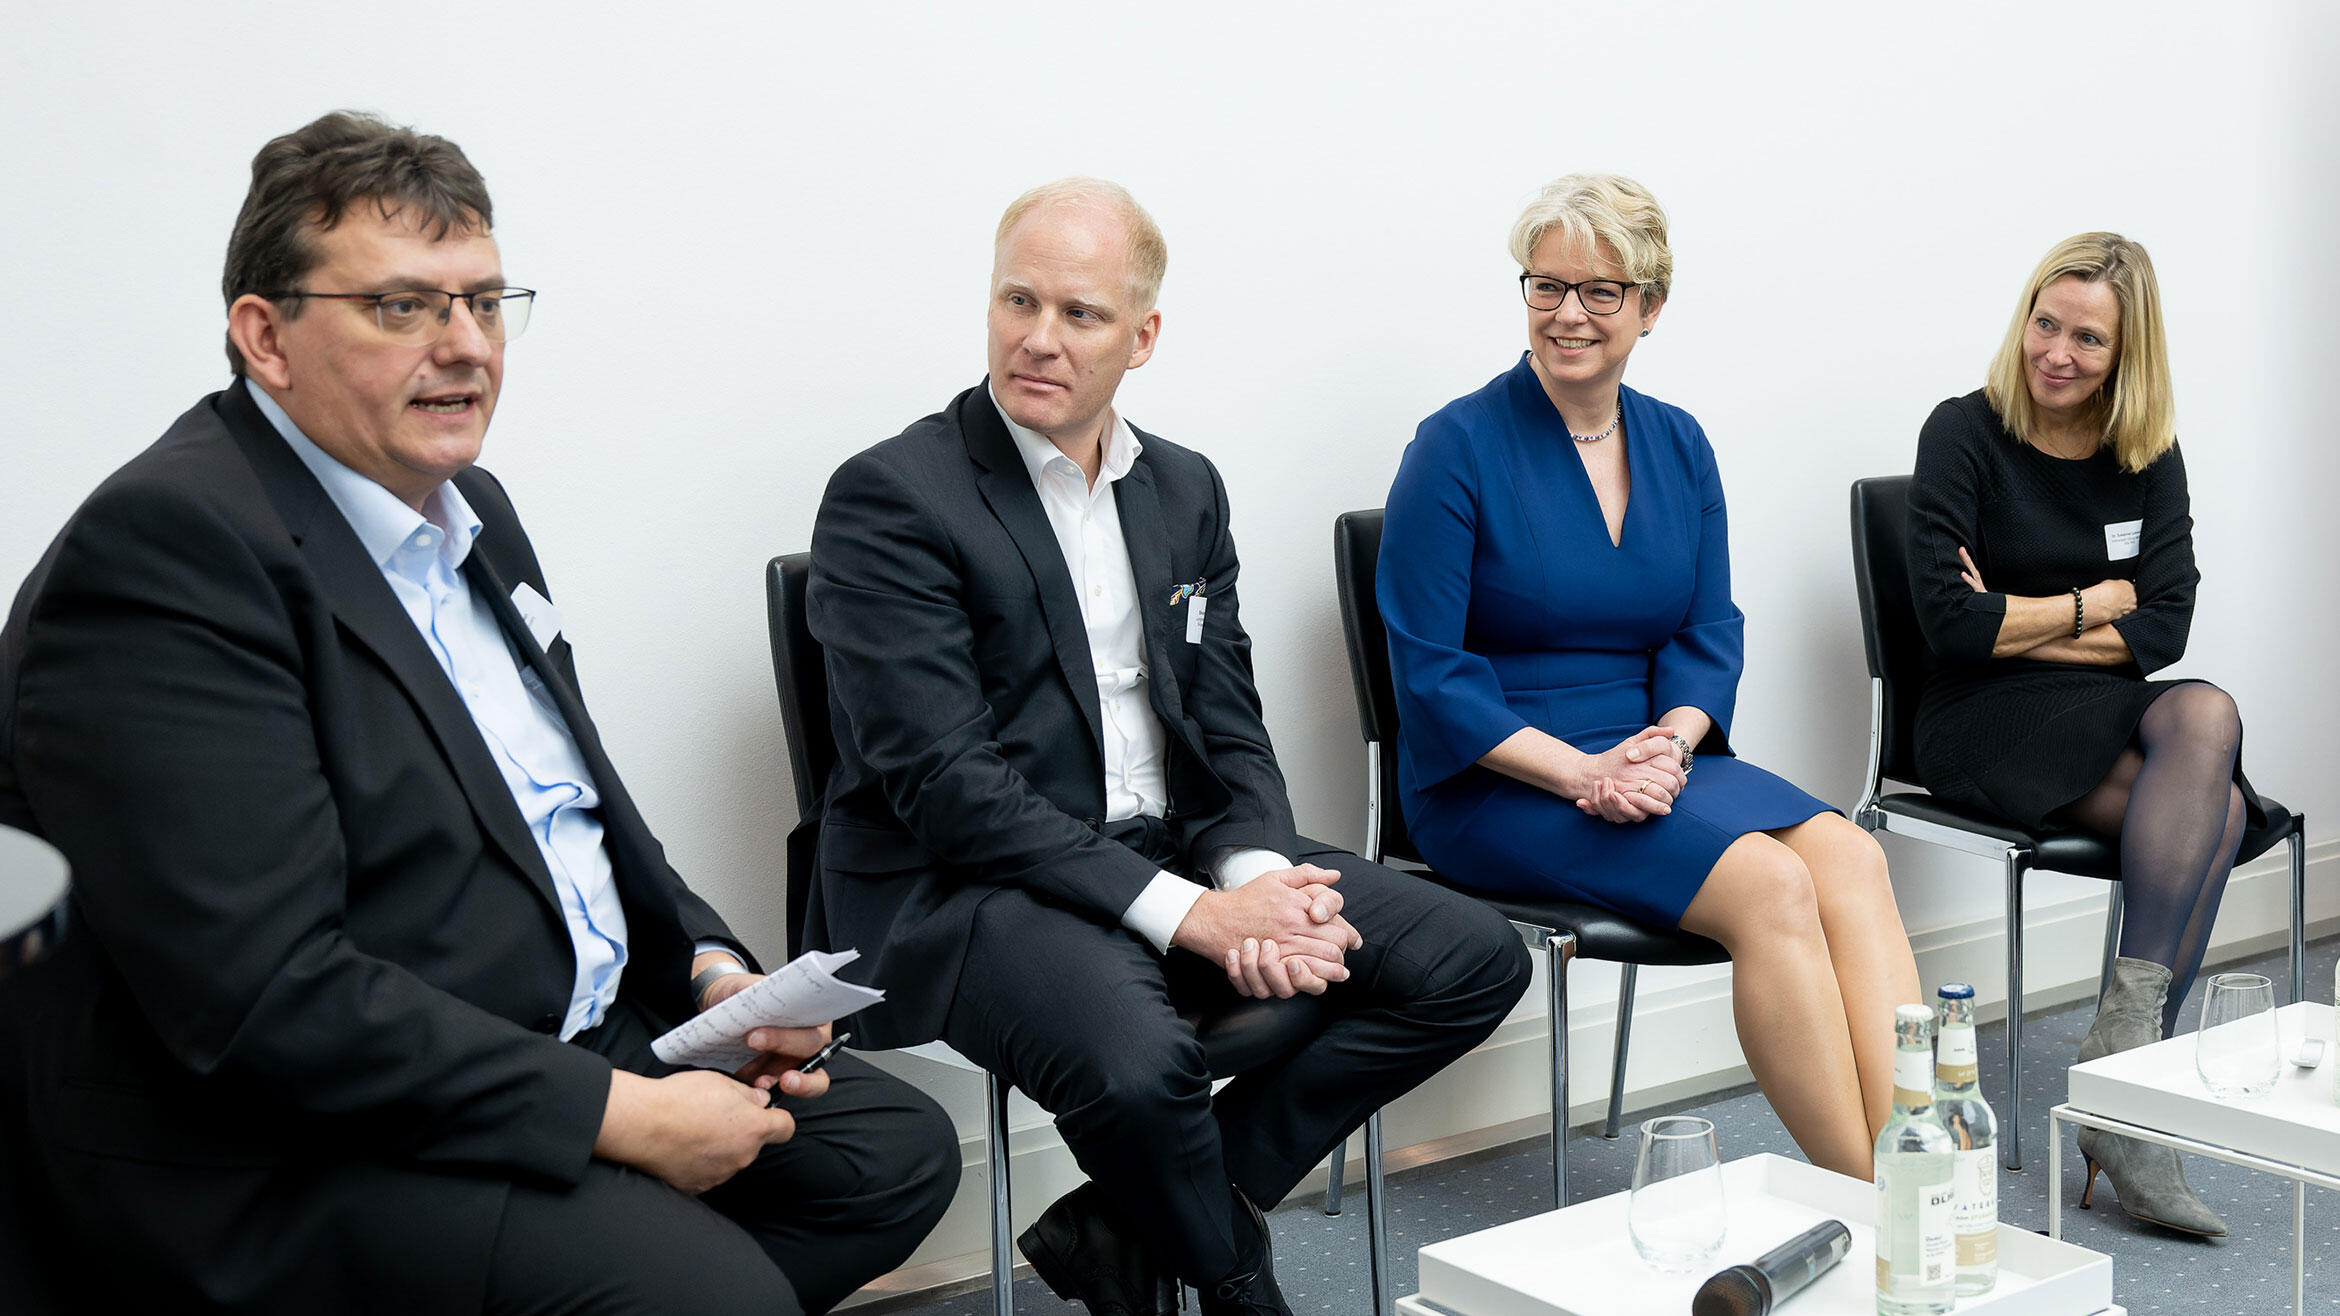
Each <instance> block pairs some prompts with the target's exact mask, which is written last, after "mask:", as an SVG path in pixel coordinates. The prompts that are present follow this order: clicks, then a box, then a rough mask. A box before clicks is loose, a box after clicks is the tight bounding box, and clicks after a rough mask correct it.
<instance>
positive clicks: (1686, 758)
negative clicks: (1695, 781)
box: [1672, 736, 1697, 780]
mask: <svg viewBox="0 0 2340 1316" xmlns="http://www.w3.org/2000/svg"><path fill="white" fill-rule="evenodd" d="M1672 739H1673V742H1674V748H1675V749H1678V750H1680V751H1682V776H1683V778H1684V779H1685V780H1687V779H1688V778H1689V776H1690V760H1692V759H1693V758H1696V757H1697V755H1695V754H1692V753H1691V752H1690V742H1689V741H1687V740H1684V739H1682V738H1681V737H1680V736H1675V737H1673V738H1672Z"/></svg>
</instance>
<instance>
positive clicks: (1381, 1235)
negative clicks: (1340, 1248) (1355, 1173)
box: [1365, 1110, 1393, 1316]
mask: <svg viewBox="0 0 2340 1316" xmlns="http://www.w3.org/2000/svg"><path fill="white" fill-rule="evenodd" d="M1388 1200H1389V1199H1388V1196H1387V1185H1386V1184H1384V1183H1383V1182H1382V1178H1381V1112H1380V1111H1378V1110H1377V1111H1375V1112H1373V1113H1372V1114H1371V1115H1368V1116H1366V1117H1365V1246H1366V1263H1367V1265H1368V1267H1369V1268H1370V1269H1371V1271H1372V1274H1373V1316H1390V1303H1391V1301H1392V1300H1393V1299H1392V1297H1391V1294H1390V1282H1389V1207H1388Z"/></svg>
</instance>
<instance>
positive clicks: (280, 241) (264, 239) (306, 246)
mask: <svg viewBox="0 0 2340 1316" xmlns="http://www.w3.org/2000/svg"><path fill="white" fill-rule="evenodd" d="M365 203H371V204H372V205H373V206H374V207H375V209H376V211H377V212H378V213H379V214H380V215H381V216H382V217H383V218H384V219H389V218H391V217H392V216H395V215H400V214H407V213H409V212H411V213H412V215H413V217H414V221H415V223H416V224H417V226H418V227H419V228H421V229H422V230H423V231H424V232H427V233H428V234H429V235H430V237H431V239H432V240H433V241H437V240H438V239H441V238H444V237H446V236H447V235H448V234H449V233H471V232H482V233H484V232H486V231H487V230H488V229H490V228H491V227H493V225H494V220H495V215H494V207H493V205H492V203H490V202H489V200H488V191H487V183H486V181H485V180H483V179H482V178H481V177H480V176H479V171H478V170H477V169H474V168H472V167H471V161H470V160H468V159H466V158H464V155H463V148H462V147H459V146H457V145H456V144H455V143H453V142H450V141H448V140H447V139H446V138H444V137H433V136H430V135H428V134H426V133H418V132H416V131H414V130H413V129H412V128H401V127H398V126H397V125H395V124H392V123H389V122H386V121H384V120H382V119H380V118H377V117H375V116H374V115H371V114H359V113H355V112H353V111H349V110H336V111H334V112H333V113H331V114H328V115H326V116H325V117H323V118H321V119H318V120H317V121H316V122H314V123H311V124H309V125H308V126H307V127H305V128H301V129H298V130H296V131H293V132H289V133H286V134H285V135H284V136H282V137H279V138H277V139H275V140H274V141H271V142H270V143H268V145H266V146H263V147H261V148H260V153H259V154H258V155H255V156H253V157H252V187H251V190H250V191H248V192H246V193H245V194H244V208H243V209H242V210H241V211H239V212H238V213H237V215H236V228H235V232H233V233H231V234H230V235H229V236H228V248H227V268H226V269H225V270H224V271H223V272H222V273H221V275H220V281H219V289H220V292H221V294H222V295H223V296H224V297H225V299H226V301H227V304H228V305H230V306H233V305H234V304H235V301H236V299H237V298H238V297H241V296H243V295H244V294H246V293H257V294H259V295H261V296H263V297H274V296H277V295H278V294H281V293H285V292H289V291H291V290H292V289H293V288H296V287H298V286H299V285H300V282H301V280H302V279H303V278H305V277H306V276H307V275H308V273H309V271H310V270H312V269H315V268H316V265H317V252H316V248H315V246H314V245H313V244H312V243H311V242H310V240H309V239H310V234H311V233H312V232H318V233H322V232H324V231H326V230H328V229H330V228H332V227H333V226H334V225H336V224H338V223H340V222H341V217H342V216H343V215H344V214H346V213H347V212H348V211H349V209H350V208H351V207H352V206H356V205H361V204H365ZM299 313H300V308H299V306H298V305H297V304H296V305H295V306H294V308H293V310H292V312H291V314H294V315H297V314H299ZM227 354H228V364H229V365H231V366H233V367H235V372H236V374H237V376H238V377H241V376H242V375H243V373H244V355H243V353H241V352H238V351H237V350H236V344H235V341H234V340H233V339H232V338H231V339H230V340H229V341H228V345H227Z"/></svg>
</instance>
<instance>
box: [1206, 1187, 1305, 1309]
mask: <svg viewBox="0 0 2340 1316" xmlns="http://www.w3.org/2000/svg"><path fill="white" fill-rule="evenodd" d="M1235 1200H1236V1201H1237V1202H1238V1203H1240V1204H1241V1205H1242V1207H1243V1210H1244V1211H1245V1212H1246V1213H1247V1214H1248V1215H1249V1216H1250V1218H1251V1227H1252V1230H1253V1233H1252V1240H1253V1241H1252V1245H1251V1247H1249V1248H1247V1249H1245V1250H1244V1253H1243V1262H1242V1268H1241V1269H1239V1270H1238V1271H1237V1273H1235V1274H1233V1275H1229V1276H1228V1277H1227V1278H1225V1279H1223V1280H1220V1281H1219V1282H1218V1283H1216V1284H1213V1285H1212V1286H1211V1287H1209V1288H1207V1289H1205V1290H1203V1292H1202V1316H1292V1309H1291V1308H1290V1307H1287V1306H1285V1305H1284V1292H1283V1290H1282V1289H1279V1288H1277V1287H1276V1271H1275V1259H1276V1258H1275V1247H1274V1244H1273V1240H1272V1239H1271V1238H1270V1236H1269V1234H1268V1227H1267V1216H1266V1214H1265V1213H1263V1212H1262V1211H1261V1210H1260V1209H1259V1208H1258V1207H1257V1206H1254V1205H1253V1204H1252V1201H1251V1199H1250V1198H1248V1197H1245V1196H1244V1195H1243V1194H1242V1193H1240V1192H1238V1193H1236V1194H1235Z"/></svg>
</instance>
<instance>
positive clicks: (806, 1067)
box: [796, 1033, 853, 1074]
mask: <svg viewBox="0 0 2340 1316" xmlns="http://www.w3.org/2000/svg"><path fill="white" fill-rule="evenodd" d="M852 1040H853V1034H851V1033H839V1034H837V1037H836V1040H835V1041H832V1042H830V1043H829V1044H828V1045H827V1046H824V1047H822V1048H821V1049H820V1050H818V1051H815V1052H813V1053H812V1057H811V1058H810V1059H808V1060H806V1061H805V1062H804V1063H803V1064H801V1065H798V1066H797V1067H796V1072H797V1073H799V1074H809V1073H811V1072H813V1071H814V1070H816V1069H819V1068H820V1067H821V1066H823V1065H825V1064H827V1063H829V1057H830V1056H833V1055H835V1054H837V1048H838V1047H841V1046H843V1045H845V1044H846V1043H847V1042H850V1041H852Z"/></svg>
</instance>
